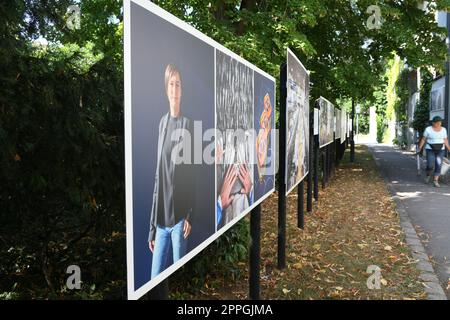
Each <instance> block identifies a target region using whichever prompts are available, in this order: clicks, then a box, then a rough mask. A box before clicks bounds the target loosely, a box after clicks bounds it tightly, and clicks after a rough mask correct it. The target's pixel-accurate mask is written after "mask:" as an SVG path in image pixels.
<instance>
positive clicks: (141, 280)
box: [131, 3, 215, 290]
mask: <svg viewBox="0 0 450 320" xmlns="http://www.w3.org/2000/svg"><path fill="white" fill-rule="evenodd" d="M131 31H132V32H131V61H132V63H131V88H132V92H131V94H132V99H131V100H132V111H131V112H132V124H133V125H132V141H133V227H134V230H133V235H134V239H133V243H134V279H135V282H134V286H135V290H137V289H139V288H140V287H141V286H142V285H144V284H146V283H147V282H148V281H150V280H151V279H154V278H155V277H157V276H158V275H159V274H160V273H161V272H163V271H164V270H166V269H167V268H168V267H169V266H171V265H172V264H174V263H176V262H177V261H178V260H179V259H181V258H182V257H184V256H185V255H186V254H187V253H188V252H190V251H191V250H192V249H193V248H195V247H196V246H198V245H199V244H200V243H202V242H203V241H204V240H206V239H207V238H208V237H210V236H211V235H212V234H213V233H214V232H215V219H214V212H215V211H214V190H213V188H211V186H213V185H214V181H215V180H214V165H213V164H211V165H207V164H205V163H204V162H203V161H202V160H201V161H200V163H197V162H196V163H194V161H193V160H194V156H195V155H194V143H200V146H202V147H205V145H204V144H205V143H204V142H203V140H202V133H203V131H204V130H207V129H211V128H214V48H212V47H211V46H209V45H207V44H205V43H204V42H202V41H201V40H199V39H197V38H195V37H193V36H192V35H191V34H189V33H187V32H185V31H183V30H182V29H180V28H178V27H177V26H174V25H173V24H171V23H169V22H167V21H166V20H164V19H162V18H160V17H158V16H156V15H155V14H153V13H151V12H149V11H147V10H143V8H142V7H140V6H139V5H137V4H134V3H131ZM199 124H200V125H201V128H202V129H201V130H200V131H199V130H194V127H196V126H198V125H199ZM194 131H195V132H196V133H197V136H195V135H194ZM198 133H200V134H198ZM209 143H211V142H209ZM197 158H198V155H197ZM199 177H201V179H199Z"/></svg>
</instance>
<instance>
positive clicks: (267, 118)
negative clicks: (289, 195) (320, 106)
mask: <svg viewBox="0 0 450 320" xmlns="http://www.w3.org/2000/svg"><path fill="white" fill-rule="evenodd" d="M254 95H255V97H254V102H255V106H254V109H255V111H254V118H253V122H254V127H255V155H256V161H255V165H254V199H253V200H254V202H256V201H258V200H259V199H261V198H262V197H263V196H264V195H266V194H267V193H268V192H270V191H271V190H273V189H274V188H275V133H274V128H275V109H274V105H275V86H274V85H273V82H272V81H270V80H268V79H267V78H265V77H263V76H262V75H260V74H259V73H258V72H255V78H254Z"/></svg>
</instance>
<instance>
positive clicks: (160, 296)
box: [148, 279, 169, 300]
mask: <svg viewBox="0 0 450 320" xmlns="http://www.w3.org/2000/svg"><path fill="white" fill-rule="evenodd" d="M148 294H149V298H150V300H169V280H168V279H166V280H163V281H162V282H161V283H160V284H158V285H157V286H155V287H154V288H153V289H152V290H150V292H149V293H148Z"/></svg>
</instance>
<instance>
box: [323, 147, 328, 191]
mask: <svg viewBox="0 0 450 320" xmlns="http://www.w3.org/2000/svg"><path fill="white" fill-rule="evenodd" d="M327 171H328V170H327V146H326V147H325V150H323V151H322V172H323V174H322V189H325V187H326V182H327Z"/></svg>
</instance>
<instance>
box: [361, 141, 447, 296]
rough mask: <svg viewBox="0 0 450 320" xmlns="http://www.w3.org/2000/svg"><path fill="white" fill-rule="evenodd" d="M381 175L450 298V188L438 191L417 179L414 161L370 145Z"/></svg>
mask: <svg viewBox="0 0 450 320" xmlns="http://www.w3.org/2000/svg"><path fill="white" fill-rule="evenodd" d="M370 149H371V150H372V152H373V154H374V156H375V158H376V159H377V162H378V164H379V166H380V169H381V171H382V174H383V175H384V176H385V177H386V179H387V180H388V183H389V185H390V189H391V191H392V192H393V193H394V194H393V195H394V196H395V197H397V199H399V201H400V202H401V204H402V205H403V207H404V208H405V210H406V212H407V214H408V216H409V218H410V219H411V222H412V224H413V225H414V227H415V229H416V231H417V233H418V235H419V237H420V238H421V240H422V244H423V246H424V247H425V250H426V253H427V254H428V256H429V257H430V258H431V261H432V262H433V264H434V268H435V270H436V273H437V275H438V278H439V280H440V282H441V284H442V286H443V288H444V289H447V290H446V293H447V296H448V297H450V292H449V285H450V186H449V185H446V184H441V186H442V187H441V188H440V189H437V188H435V187H433V186H432V185H431V184H430V185H426V184H425V183H424V178H423V177H418V176H417V169H416V162H415V158H414V156H413V155H412V154H411V153H406V152H401V151H399V150H396V149H394V148H393V147H390V146H386V145H371V146H370Z"/></svg>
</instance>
